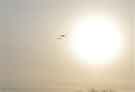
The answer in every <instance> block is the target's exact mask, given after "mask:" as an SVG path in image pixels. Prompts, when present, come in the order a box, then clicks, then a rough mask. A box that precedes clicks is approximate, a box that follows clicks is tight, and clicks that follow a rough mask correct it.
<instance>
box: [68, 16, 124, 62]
mask: <svg viewBox="0 0 135 92" xmlns="http://www.w3.org/2000/svg"><path fill="white" fill-rule="evenodd" d="M70 36H71V37H70V38H71V39H70V46H71V49H72V51H73V53H74V55H76V56H77V58H79V59H80V61H81V62H83V63H88V64H108V63H112V60H113V59H114V58H116V57H117V56H118V55H119V52H120V50H121V48H122V40H123V38H122V35H121V32H120V28H119V26H118V23H115V22H114V21H113V19H111V18H106V17H103V16H93V17H92V16H90V17H87V18H80V19H78V20H77V21H76V22H75V23H74V25H73V31H72V32H71V34H70Z"/></svg>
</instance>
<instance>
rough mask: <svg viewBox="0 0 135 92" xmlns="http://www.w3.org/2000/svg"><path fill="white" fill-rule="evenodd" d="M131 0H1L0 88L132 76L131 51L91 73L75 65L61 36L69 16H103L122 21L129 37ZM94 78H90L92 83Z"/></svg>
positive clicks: (130, 78)
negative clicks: (60, 38)
mask: <svg viewBox="0 0 135 92" xmlns="http://www.w3.org/2000/svg"><path fill="white" fill-rule="evenodd" d="M131 5H133V3H132V4H131V2H130V0H0V87H35V86H36V87H37V86H38V87H40V86H43V87H44V86H46V84H47V83H48V82H49V83H51V82H52V83H54V82H56V81H68V82H70V81H71V82H74V81H77V82H78V81H79V82H82V83H85V82H88V80H89V82H91V80H97V79H99V80H100V79H104V80H109V81H110V82H112V81H113V80H115V81H117V82H119V81H120V83H121V81H122V82H124V83H125V81H126V82H127V80H135V79H133V75H132V74H133V66H132V65H133V64H132V63H133V60H132V59H131V57H132V55H131V53H130V50H129V51H127V54H126V56H124V57H122V59H121V60H119V62H118V63H117V64H114V65H110V66H109V67H107V68H106V69H101V70H100V72H99V73H94V74H93V71H92V69H91V68H88V66H87V68H84V66H80V65H79V64H78V63H77V61H75V60H74V57H73V56H72V55H71V54H70V50H69V49H68V48H67V45H66V44H67V42H66V40H64V41H63V40H62V41H59V40H56V38H57V36H58V35H59V34H61V33H63V32H64V33H68V32H70V31H71V30H70V29H71V26H72V23H73V20H74V18H76V17H78V16H88V15H90V14H105V15H106V14H107V15H110V16H114V17H115V18H116V19H118V21H121V22H120V23H121V25H122V26H123V32H125V33H126V34H127V35H126V37H127V39H128V40H129V39H130V36H131V35H130V34H131V32H132V31H133V29H132V28H133V24H132V23H133V21H132V20H133V19H132V18H133V16H134V15H133V12H134V11H133V10H134V7H132V6H131ZM92 82H93V81H92Z"/></svg>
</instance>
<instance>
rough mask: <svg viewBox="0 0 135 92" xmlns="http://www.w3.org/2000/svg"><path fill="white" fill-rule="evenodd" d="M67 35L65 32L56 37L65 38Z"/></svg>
mask: <svg viewBox="0 0 135 92" xmlns="http://www.w3.org/2000/svg"><path fill="white" fill-rule="evenodd" d="M65 37H66V35H65V34H62V35H59V37H58V38H56V39H63V38H65Z"/></svg>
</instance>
